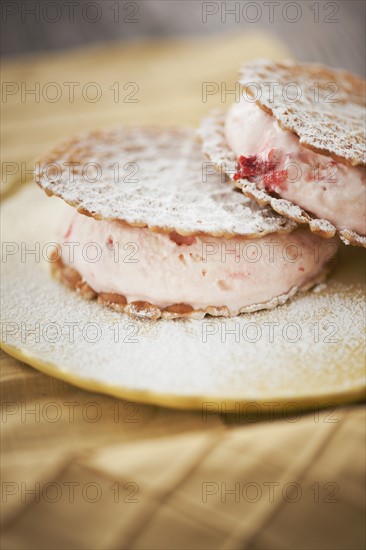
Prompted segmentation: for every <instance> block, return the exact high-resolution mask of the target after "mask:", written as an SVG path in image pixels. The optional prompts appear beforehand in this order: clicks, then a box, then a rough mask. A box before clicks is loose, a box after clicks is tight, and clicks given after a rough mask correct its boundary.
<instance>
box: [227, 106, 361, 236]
mask: <svg viewBox="0 0 366 550" xmlns="http://www.w3.org/2000/svg"><path fill="white" fill-rule="evenodd" d="M225 133H226V139H227V141H228V144H229V146H230V148H231V149H232V150H233V151H234V153H235V154H236V155H237V156H238V157H240V156H243V157H244V166H243V173H242V177H248V179H251V178H252V177H253V178H255V181H256V183H257V185H258V186H259V187H260V188H264V187H266V188H267V189H269V190H270V191H272V192H275V193H277V194H278V195H279V196H280V197H282V198H284V199H288V200H290V201H291V202H293V203H294V204H297V205H299V206H300V207H301V208H303V209H304V210H306V211H308V212H310V213H312V214H314V215H315V216H316V217H318V218H322V219H326V220H328V221H330V222H331V223H333V224H334V225H335V227H336V228H337V229H340V230H341V229H351V230H354V231H356V232H357V233H359V234H361V235H365V234H366V180H365V168H364V167H350V166H346V165H344V164H341V163H337V162H335V161H333V160H332V159H331V158H330V157H328V156H325V155H318V154H316V153H314V152H313V151H311V150H309V149H306V148H305V147H303V146H302V145H300V144H299V138H298V137H297V136H296V134H294V133H293V132H290V131H286V130H283V129H282V128H280V126H279V125H278V123H277V121H276V119H275V117H273V116H271V115H269V114H267V113H266V112H265V111H263V110H262V109H261V108H260V107H258V106H257V105H256V104H255V103H252V102H249V101H244V100H242V101H241V102H239V103H236V104H234V105H233V106H232V107H231V109H230V110H229V112H228V114H227V118H226V126H225ZM246 157H254V158H251V159H250V160H249V161H248V166H246V165H245V163H246V160H245V158H246ZM268 172H269V173H268ZM255 173H256V174H257V175H255Z"/></svg>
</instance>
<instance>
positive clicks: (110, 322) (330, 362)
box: [2, 188, 364, 406]
mask: <svg viewBox="0 0 366 550" xmlns="http://www.w3.org/2000/svg"><path fill="white" fill-rule="evenodd" d="M30 204H31V205H32V208H29V205H30ZM61 206H62V202H61V201H47V200H46V199H45V198H44V197H43V196H42V194H41V193H37V190H36V189H31V188H28V189H25V190H24V191H23V192H22V193H21V194H19V195H18V196H16V197H15V198H14V199H11V200H9V201H8V202H7V204H6V205H5V207H4V208H3V224H4V229H5V231H4V234H3V238H4V240H14V241H16V242H20V241H22V240H24V241H26V242H27V243H28V244H30V243H31V242H34V241H35V240H36V241H39V242H40V244H41V246H42V245H43V243H44V242H45V241H46V240H48V236H49V238H50V239H52V238H53V236H54V231H55V227H56V226H57V224H58V221H59V218H60V217H61V216H62V213H63V210H62V208H60V207H61ZM19 216H20V217H21V219H22V220H23V224H22V225H21V226H20V224H18V223H15V221H14V220H16V219H17V217H18V219H19ZM45 228H49V235H46V231H45ZM342 254H345V257H343V259H342V256H341V262H340V266H339V268H338V269H337V271H336V272H335V274H334V275H333V276H332V277H331V279H330V280H329V283H328V285H327V287H326V288H323V289H322V290H321V289H320V292H318V293H317V294H314V293H306V294H300V295H298V296H297V297H295V298H294V300H293V301H292V302H289V303H287V304H285V305H283V306H282V307H280V308H277V309H275V310H271V311H262V312H255V313H252V314H249V315H246V316H245V317H236V318H233V319H230V320H222V319H209V320H202V321H199V320H189V321H181V320H178V321H166V320H161V321H160V322H159V323H151V322H149V321H135V322H133V323H131V319H129V318H128V317H127V316H126V315H124V314H119V313H117V312H114V311H112V310H109V309H107V308H103V307H101V306H99V305H98V304H97V303H96V302H87V301H85V300H83V299H82V298H79V297H78V296H77V295H76V294H75V293H74V292H71V291H69V290H68V289H66V288H64V287H63V286H62V285H60V284H58V283H57V281H54V280H53V279H51V278H50V276H49V264H47V263H46V262H40V263H34V262H32V261H31V257H30V259H29V261H27V262H26V263H22V262H21V261H20V258H19V257H18V256H16V255H14V256H12V257H10V258H9V259H8V261H7V262H6V263H4V264H3V277H2V279H3V284H2V317H3V322H4V323H5V327H7V328H8V330H7V331H6V333H4V335H3V339H6V343H7V344H8V345H10V346H15V347H17V348H20V349H22V350H25V351H26V352H27V353H28V355H30V356H31V357H33V358H36V359H38V360H41V361H47V362H48V363H51V364H52V365H53V370H54V373H55V375H56V376H57V375H65V374H68V375H72V376H74V377H78V379H79V383H81V384H83V383H85V384H86V383H89V382H90V381H94V382H96V383H97V384H98V385H99V387H100V388H101V389H103V390H104V391H107V392H111V393H119V394H121V395H122V394H123V393H124V392H126V391H136V390H139V391H146V392H149V394H148V395H147V396H145V398H146V399H147V400H149V399H151V400H154V398H153V397H152V395H154V394H155V395H156V394H159V395H169V396H173V398H174V399H175V401H174V402H175V403H176V405H177V406H184V404H187V403H192V401H190V400H192V399H193V398H196V402H195V406H200V404H201V402H202V401H207V400H209V398H214V399H216V400H218V401H219V403H222V402H225V400H229V399H231V400H232V399H238V400H241V401H251V400H259V401H263V400H273V401H276V399H277V398H278V399H285V400H288V401H295V402H296V401H299V402H301V401H302V400H306V399H308V398H311V399H314V400H315V401H316V400H317V399H318V398H319V397H320V396H322V397H324V396H329V397H328V398H329V400H330V401H334V400H335V398H334V394H335V393H336V394H341V395H342V392H343V393H344V394H345V393H346V392H353V391H356V390H357V391H361V389H362V387H363V385H364V361H363V342H364V294H363V289H362V284H363V283H362V281H363V272H362V270H361V267H360V262H359V263H358V259H359V251H358V250H355V249H346V248H345V247H344V248H343V251H342ZM11 323H13V324H12V325H11ZM22 323H23V324H24V327H25V329H24V330H23V336H22V333H21V330H18V329H17V327H21V324H22ZM37 323H38V324H39V327H40V331H41V332H40V339H39V341H38V342H37V341H36V338H35V337H34V333H33V334H32V332H31V331H32V330H34V328H35V327H36V326H37ZM50 323H53V324H54V325H57V326H58V327H60V329H61V336H59V337H58V336H57V334H55V330H53V332H52V330H50V329H52V327H49V332H48V337H47V333H46V332H45V326H46V325H47V324H48V325H49V324H50ZM70 323H71V324H72V323H74V324H75V325H74V326H75V336H76V337H75V340H74V341H73V342H71V341H70V339H69V336H68V330H67V326H70ZM98 327H99V331H100V332H99V337H98V338H96V339H95V335H96V332H95V331H96V330H97V329H98ZM116 327H117V328H119V331H117V329H116ZM27 329H29V334H28V332H27ZM86 329H88V330H86ZM271 331H273V333H272V334H271ZM117 333H119V337H118V338H116V334H117ZM97 336H98V334H97ZM92 340H94V341H92ZM151 392H152V393H151Z"/></svg>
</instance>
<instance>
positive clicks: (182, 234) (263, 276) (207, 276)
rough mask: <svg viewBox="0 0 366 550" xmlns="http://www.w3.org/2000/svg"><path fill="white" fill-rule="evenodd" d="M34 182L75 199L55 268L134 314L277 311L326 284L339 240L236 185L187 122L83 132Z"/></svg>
mask: <svg viewBox="0 0 366 550" xmlns="http://www.w3.org/2000/svg"><path fill="white" fill-rule="evenodd" d="M36 181H37V183H38V184H39V185H40V186H41V187H42V188H43V189H44V191H45V192H46V193H47V194H48V195H55V196H57V197H60V198H61V199H63V200H64V201H65V202H66V203H67V204H68V205H69V207H68V208H66V210H67V212H66V213H65V217H64V220H63V227H62V228H60V234H59V239H58V242H59V247H57V250H56V252H55V258H54V263H53V272H54V274H55V275H56V276H57V277H58V278H59V279H60V281H62V282H63V283H65V284H66V285H67V286H68V287H70V288H72V289H75V290H76V291H77V292H78V293H79V294H80V295H81V296H83V297H84V298H87V299H97V300H98V302H99V303H100V304H101V305H105V306H108V307H111V308H113V309H115V310H117V311H121V312H126V313H128V314H130V315H131V316H137V317H142V318H148V319H153V320H156V319H159V318H160V317H163V318H166V319H175V318H181V317H183V318H185V317H186V318H202V317H204V316H205V315H212V316H234V315H237V314H240V313H246V312H251V311H256V310H259V309H265V308H273V307H275V306H277V305H279V304H283V303H284V302H286V300H288V299H289V298H291V297H293V296H294V295H295V294H296V292H297V291H298V290H304V289H307V288H310V287H311V286H312V285H314V284H316V283H318V282H320V281H322V280H323V279H324V277H325V275H326V274H327V272H328V270H329V266H330V264H331V263H332V259H333V258H334V255H335V253H336V249H337V240H336V239H331V240H329V241H325V240H324V239H323V238H322V237H321V236H318V235H316V234H314V233H312V232H310V231H309V230H308V228H307V227H305V226H302V227H301V226H300V225H299V224H298V223H297V222H296V221H294V220H291V219H288V218H287V217H284V216H281V215H280V214H278V213H277V212H275V211H274V210H273V209H272V208H271V206H270V205H267V206H260V205H258V204H257V202H256V201H254V200H253V199H251V198H249V197H247V196H245V195H244V194H243V193H241V192H240V191H238V190H233V189H232V186H230V185H229V184H228V181H227V176H226V175H225V174H224V173H222V172H218V171H216V170H212V169H211V163H208V162H207V161H206V160H205V158H204V156H203V154H202V151H201V148H200V146H199V144H198V143H197V141H196V140H195V133H194V131H193V130H190V129H185V128H181V129H158V128H138V127H137V128H124V127H117V128H110V129H105V130H99V131H95V132H90V133H84V134H80V135H78V136H76V137H74V138H72V139H70V140H68V141H65V142H64V143H62V144H61V145H59V146H57V147H55V148H54V149H53V150H51V151H50V152H49V153H48V154H46V155H45V156H44V157H43V158H42V159H40V161H39V162H38V163H37V173H36Z"/></svg>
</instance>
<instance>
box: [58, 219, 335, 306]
mask: <svg viewBox="0 0 366 550" xmlns="http://www.w3.org/2000/svg"><path fill="white" fill-rule="evenodd" d="M69 214H70V217H69V218H68V219H66V220H65V230H64V232H63V234H62V237H61V239H60V246H61V259H62V261H63V263H64V264H65V265H67V266H70V267H73V268H74V269H75V270H77V271H78V272H79V274H80V275H81V276H82V278H83V279H84V280H85V281H86V282H87V283H88V284H89V286H90V287H91V288H92V289H93V290H94V291H95V292H97V293H102V292H105V293H113V294H120V295H123V296H124V297H125V298H126V299H127V302H132V301H140V300H141V301H144V302H150V303H151V304H154V305H156V306H158V307H160V308H161V309H164V308H166V307H167V306H171V305H174V304H187V305H190V306H192V307H193V308H194V309H198V310H200V309H201V310H202V309H203V310H205V309H206V308H207V307H210V306H212V307H227V309H228V312H229V314H230V315H236V314H238V313H239V312H240V310H241V309H242V308H246V307H248V306H252V305H256V304H263V303H266V302H268V301H270V300H272V299H273V298H275V297H278V296H282V295H284V294H287V293H289V292H290V291H291V290H292V289H293V288H294V287H303V286H307V285H310V284H312V283H315V282H318V280H319V275H320V274H322V273H323V271H324V270H323V268H324V265H325V264H326V263H327V262H328V261H329V260H330V259H331V258H332V257H333V256H334V254H335V252H336V248H337V242H336V240H334V239H329V240H325V239H322V238H321V237H318V236H317V235H314V234H312V233H311V232H310V231H308V230H306V229H304V228H301V229H297V230H295V231H293V232H292V233H289V234H270V235H266V236H264V237H261V238H254V239H253V238H252V239H248V238H245V237H234V238H230V239H228V238H218V237H215V238H214V237H210V236H202V235H201V236H200V235H191V236H183V235H180V234H178V233H177V232H175V231H172V232H170V233H156V232H152V231H150V230H149V229H148V228H138V227H131V226H129V225H126V224H121V223H119V222H108V221H100V220H95V219H94V218H91V217H88V216H85V215H82V214H80V213H78V212H76V211H75V210H74V209H71V208H70V210H69Z"/></svg>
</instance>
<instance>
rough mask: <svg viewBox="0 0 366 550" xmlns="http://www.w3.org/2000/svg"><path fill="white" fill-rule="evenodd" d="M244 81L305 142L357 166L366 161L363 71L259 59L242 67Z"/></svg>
mask: <svg viewBox="0 0 366 550" xmlns="http://www.w3.org/2000/svg"><path fill="white" fill-rule="evenodd" d="M240 82H241V83H242V84H243V86H244V88H246V90H247V91H248V92H249V93H250V94H251V95H254V97H255V98H256V99H257V103H258V104H259V105H260V106H261V107H262V108H264V109H265V110H266V111H267V112H269V113H272V114H273V115H274V116H275V118H276V119H277V121H278V123H279V125H280V126H281V128H283V129H284V130H292V131H293V132H295V133H296V134H297V135H298V136H299V138H300V143H301V145H303V146H304V147H307V148H309V149H312V150H313V151H315V152H317V153H322V154H326V155H330V156H332V157H333V158H335V160H337V161H338V162H343V163H346V164H350V165H352V166H357V165H365V164H366V136H365V86H366V82H365V81H364V80H362V79H361V78H359V77H358V76H355V75H353V74H351V73H348V72H346V71H339V70H334V69H330V68H327V67H324V66H322V65H311V64H306V65H301V64H298V63H295V62H292V61H286V62H282V63H275V62H274V61H268V60H258V61H255V62H253V63H249V64H248V65H245V66H244V67H243V68H242V69H241V79H240Z"/></svg>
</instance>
